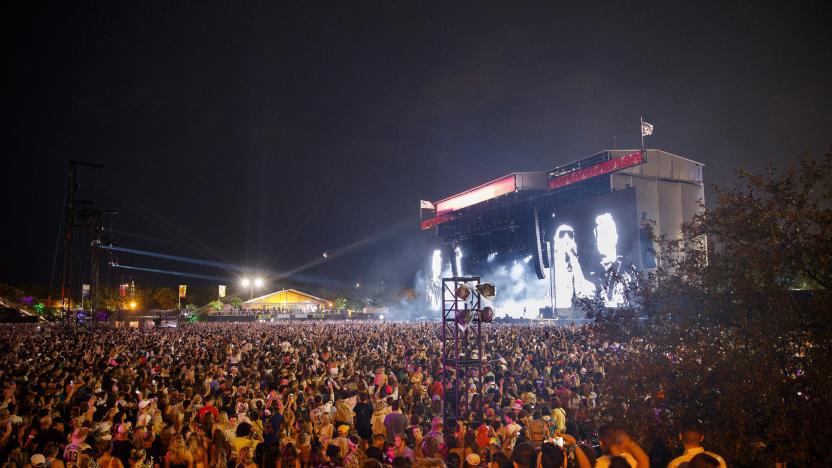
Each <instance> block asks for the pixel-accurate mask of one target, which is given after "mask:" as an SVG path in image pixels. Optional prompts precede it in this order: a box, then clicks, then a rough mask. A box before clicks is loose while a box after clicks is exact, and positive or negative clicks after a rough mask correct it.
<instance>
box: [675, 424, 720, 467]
mask: <svg viewBox="0 0 832 468" xmlns="http://www.w3.org/2000/svg"><path fill="white" fill-rule="evenodd" d="M704 440H705V435H704V429H703V428H702V425H701V424H699V422H696V421H694V422H690V423H687V424H685V425H684V426H683V427H682V430H681V432H679V441H680V442H681V443H682V446H683V447H684V449H685V452H684V453H683V454H682V455H681V456H679V457H677V458H674V459H673V460H671V462H670V463H668V464H667V467H668V468H679V467H683V466H685V463H688V465H687V466H691V465H690V462H691V461H692V460H693V458H694V457H696V456H697V455H699V454H704V455H705V456H707V457H709V458H711V459H713V460H716V461H717V463H718V464H719V468H725V467H726V465H725V461H724V460H723V459H722V457H720V456H719V455H717V454H715V453H713V452H708V451H706V450H705V447H703V446H702V443H703V442H704ZM702 460H703V463H707V459H705V457H702ZM705 466H707V465H705Z"/></svg>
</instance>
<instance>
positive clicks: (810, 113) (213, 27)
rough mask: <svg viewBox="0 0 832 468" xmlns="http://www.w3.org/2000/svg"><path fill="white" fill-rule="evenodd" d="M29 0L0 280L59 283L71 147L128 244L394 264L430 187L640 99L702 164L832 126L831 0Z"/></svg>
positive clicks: (736, 160) (439, 191)
mask: <svg viewBox="0 0 832 468" xmlns="http://www.w3.org/2000/svg"><path fill="white" fill-rule="evenodd" d="M24 3H26V7H24V8H27V10H26V11H11V10H9V11H7V12H6V15H4V16H5V17H6V21H5V23H6V27H5V28H4V29H6V34H8V35H10V36H11V38H10V39H11V40H6V41H4V42H5V43H6V44H7V45H10V47H11V50H10V52H11V53H10V54H7V55H6V60H5V62H6V63H7V67H4V68H5V69H6V72H5V74H6V75H7V76H10V77H11V79H12V80H11V81H12V84H11V86H7V88H6V93H7V95H8V98H7V99H6V102H7V103H9V102H10V103H11V105H10V106H9V105H7V106H5V108H6V115H7V118H6V124H5V125H4V131H3V134H4V138H3V140H4V141H5V144H4V150H3V153H4V157H3V162H4V165H3V173H4V177H3V178H2V184H0V186H1V187H2V189H0V190H2V194H3V200H4V201H3V206H4V208H5V210H4V213H3V215H2V220H3V222H2V225H3V228H2V229H0V232H2V234H0V235H2V239H0V246H2V247H0V253H2V255H0V281H3V282H8V283H40V284H43V285H47V284H48V283H49V281H50V273H51V271H52V264H53V255H54V254H55V245H56V241H57V239H58V228H59V223H60V219H61V214H62V204H63V199H64V193H65V189H66V165H67V161H68V160H70V159H79V160H85V161H97V162H100V163H102V164H104V166H105V168H104V169H103V170H101V171H92V170H82V171H81V182H82V183H83V184H84V186H83V187H82V193H80V194H79V198H88V199H90V198H91V199H95V200H96V202H97V206H99V207H101V208H116V209H118V210H119V211H120V214H119V215H118V216H116V217H115V218H113V219H112V221H110V220H109V219H108V221H107V222H106V224H107V227H108V228H109V227H112V229H113V232H112V237H113V238H114V239H115V240H116V241H117V242H118V243H119V244H120V245H123V246H127V247H131V248H137V249H144V250H150V251H154V252H164V253H169V254H174V255H181V256H187V257H193V258H198V259H203V260H212V261H223V262H227V263H231V264H236V265H242V266H245V267H249V268H252V269H257V270H259V271H264V272H266V271H272V272H286V271H297V277H298V278H299V279H302V280H306V281H312V282H317V283H318V284H327V285H333V286H337V285H345V284H353V283H355V282H356V281H359V282H363V283H370V284H371V283H374V282H380V281H381V280H384V281H385V282H386V284H389V285H393V286H396V287H399V286H406V285H409V284H412V282H413V277H414V275H415V273H416V271H417V269H418V268H419V267H420V266H421V261H422V257H423V256H424V254H425V236H424V235H423V234H424V233H422V232H421V231H419V228H418V221H419V218H418V208H417V207H418V202H419V199H420V198H424V199H430V200H437V199H439V198H442V197H444V196H447V195H450V194H452V193H456V192H459V191H461V190H463V189H466V188H468V187H469V186H472V185H476V184H479V183H481V182H484V181H486V180H489V179H492V178H494V177H497V176H499V175H501V174H504V173H508V172H512V171H519V170H547V169H551V168H552V167H554V166H556V165H558V164H562V163H565V162H569V161H572V160H575V159H578V158H581V157H584V156H587V155H590V154H593V153H595V152H598V151H600V150H603V149H608V148H612V147H613V145H614V139H615V144H617V147H618V148H633V147H637V146H638V145H639V133H638V132H639V127H638V122H639V116H641V115H643V116H644V118H645V120H647V121H649V122H652V123H653V124H654V125H655V134H654V136H652V137H649V138H648V146H649V147H651V148H661V149H664V150H666V151H670V152H672V153H676V154H680V155H683V156H686V157H689V158H691V159H694V160H697V161H701V162H703V163H705V165H706V167H705V180H706V183H707V184H708V185H712V184H721V185H724V184H730V183H732V182H733V181H734V175H733V169H734V168H735V167H745V168H749V169H754V170H759V169H761V168H763V167H764V166H765V164H766V163H767V162H769V161H772V162H774V163H775V164H776V165H778V166H784V165H787V164H790V163H792V162H793V161H794V160H795V157H796V156H797V155H798V154H800V153H801V152H804V151H806V150H813V151H814V152H816V153H822V152H823V151H825V150H826V149H828V147H829V145H830V144H832V113H830V109H832V28H830V24H832V14H830V7H829V6H827V4H828V2H782V1H780V2H768V3H769V4H768V5H764V4H763V2H736V3H735V4H732V5H729V2H715V3H713V4H710V5H709V4H706V3H703V2H658V3H649V2H610V5H609V6H606V7H601V6H600V5H598V4H597V2H589V3H592V4H593V6H594V8H589V7H585V6H582V5H581V4H583V3H587V2H570V3H564V4H562V5H556V4H555V3H556V2H545V3H544V2H541V3H528V4H527V3H520V2H501V3H502V5H500V6H494V5H492V6H488V4H487V2H473V3H464V2H436V3H433V2H391V1H382V2H358V1H353V2H337V3H336V2H298V3H296V4H294V6H282V5H279V4H278V2H260V3H257V4H254V3H242V2H219V3H217V4H215V5H213V6H210V5H207V4H206V2H183V3H179V2H158V3H156V2H86V3H84V4H83V5H79V2H59V3H55V4H53V5H51V6H47V5H44V4H42V3H37V2H24ZM174 3H175V4H174ZM625 3H626V4H627V5H623V4H625ZM18 7H20V6H19V5H18ZM91 184H92V186H91ZM709 193H712V192H710V191H709ZM80 242H83V241H82V240H79V244H78V246H77V248H78V249H82V248H83V246H81V244H80ZM76 251H77V250H76ZM323 251H330V252H332V255H330V258H329V259H327V261H321V260H322V256H321V254H322V252H323ZM83 255H86V249H85V250H84V252H83ZM83 255H82V256H81V257H79V259H83ZM119 262H120V263H121V264H124V265H135V266H141V267H148V268H161V269H176V270H178V271H185V272H194V273H199V274H204V275H211V276H218V277H233V274H232V272H230V271H228V270H227V269H226V270H224V269H221V268H220V269H217V268H207V267H200V266H197V265H188V264H182V263H174V262H167V261H162V260H159V259H154V258H150V257H143V256H136V255H127V254H121V255H120V256H119ZM310 262H312V263H313V264H312V265H309V264H310ZM314 262H317V263H314ZM304 266H308V267H307V268H304ZM59 272H60V263H59V265H58V269H57V270H56V273H55V279H54V281H55V283H56V284H58V283H59V278H60V275H59ZM118 275H126V273H119V274H118ZM133 277H134V278H136V279H137V281H143V282H145V283H148V284H150V283H152V284H155V285H170V286H173V285H176V284H178V283H183V282H184V283H198V282H203V283H204V282H206V281H200V280H196V279H184V278H178V277H175V276H167V275H159V274H146V273H142V274H139V273H134V274H133ZM207 282H209V283H210V281H207Z"/></svg>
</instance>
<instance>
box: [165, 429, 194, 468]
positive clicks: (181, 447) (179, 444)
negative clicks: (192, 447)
mask: <svg viewBox="0 0 832 468" xmlns="http://www.w3.org/2000/svg"><path fill="white" fill-rule="evenodd" d="M167 456H169V457H170V462H171V464H184V463H187V462H189V461H192V460H193V456H192V455H191V452H190V451H189V450H188V447H186V446H185V441H184V440H183V439H182V437H181V436H179V435H177V436H176V437H174V438H173V439H172V440H171V441H170V446H169V447H168V453H167Z"/></svg>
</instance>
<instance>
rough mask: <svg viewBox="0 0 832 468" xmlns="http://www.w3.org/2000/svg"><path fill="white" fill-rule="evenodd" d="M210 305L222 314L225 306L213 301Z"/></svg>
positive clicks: (218, 301) (220, 302)
mask: <svg viewBox="0 0 832 468" xmlns="http://www.w3.org/2000/svg"><path fill="white" fill-rule="evenodd" d="M208 305H209V306H211V308H212V309H214V311H215V312H222V308H223V307H224V306H225V305H224V304H223V303H222V301H220V300H215V301H211V302H209V303H208Z"/></svg>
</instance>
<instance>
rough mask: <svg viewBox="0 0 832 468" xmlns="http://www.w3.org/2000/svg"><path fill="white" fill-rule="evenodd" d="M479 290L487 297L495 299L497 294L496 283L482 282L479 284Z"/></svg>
mask: <svg viewBox="0 0 832 468" xmlns="http://www.w3.org/2000/svg"><path fill="white" fill-rule="evenodd" d="M477 292H479V293H480V295H481V296H482V297H484V298H486V299H493V298H494V296H496V295H497V288H496V287H494V283H481V284H478V285H477Z"/></svg>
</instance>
